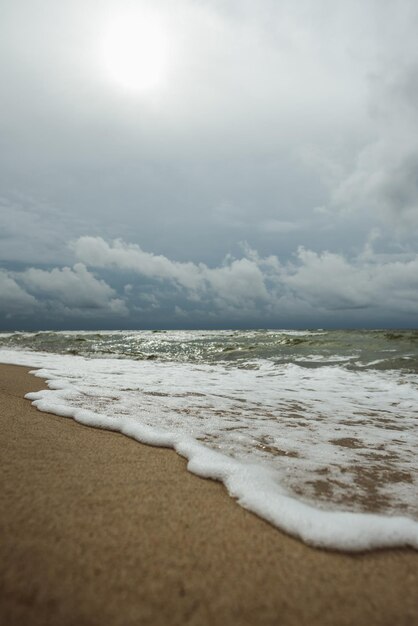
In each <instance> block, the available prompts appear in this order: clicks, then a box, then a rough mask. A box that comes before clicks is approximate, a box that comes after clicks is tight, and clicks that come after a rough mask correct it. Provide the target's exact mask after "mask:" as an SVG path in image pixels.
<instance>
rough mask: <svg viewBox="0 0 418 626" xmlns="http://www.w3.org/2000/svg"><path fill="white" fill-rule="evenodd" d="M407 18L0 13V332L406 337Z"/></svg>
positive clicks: (96, 9)
mask: <svg viewBox="0 0 418 626" xmlns="http://www.w3.org/2000/svg"><path fill="white" fill-rule="evenodd" d="M417 31H418V3H417V2H416V0H396V1H395V0H347V1H346V0H341V1H339V2H336V1H335V0H257V2H254V1H250V0H170V1H168V0H166V1H164V0H152V2H145V1H142V0H131V1H127V0H82V1H81V0H72V1H71V2H57V0H13V2H10V1H6V0H0V81H1V95H0V328H3V329H23V328H26V329H31V328H32V329H35V328H150V327H166V328H170V327H171V328H178V327H185V328H196V327H206V328H208V327H232V326H239V327H246V326H250V327H263V326H268V327H359V326H360V327H382V326H395V327H396V326H399V327H416V326H417V321H418V247H417V235H418V132H417V131H418V37H417Z"/></svg>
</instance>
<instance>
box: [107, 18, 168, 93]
mask: <svg viewBox="0 0 418 626" xmlns="http://www.w3.org/2000/svg"><path fill="white" fill-rule="evenodd" d="M102 59H103V63H104V69H105V71H106V74H107V76H108V78H109V79H110V80H111V81H112V82H114V84H115V85H118V86H119V87H120V88H122V89H124V90H127V91H132V92H136V93H144V92H149V91H152V90H155V89H157V88H159V87H160V86H162V85H163V84H164V81H165V79H166V75H167V66H168V36H167V32H166V29H165V28H164V24H163V22H162V20H161V19H159V18H158V16H157V15H156V14H153V13H151V12H147V11H138V12H136V11H135V12H132V11H128V12H126V13H121V14H120V15H115V16H112V18H111V19H109V21H108V23H107V25H106V27H105V30H104V36H103V40H102Z"/></svg>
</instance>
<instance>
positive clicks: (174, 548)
mask: <svg viewBox="0 0 418 626" xmlns="http://www.w3.org/2000/svg"><path fill="white" fill-rule="evenodd" d="M42 387H43V382H42V381H41V380H40V379H36V378H34V377H33V376H30V375H29V374H28V373H27V370H26V369H25V368H21V367H14V366H0V394H1V398H0V419H1V464H0V467H1V473H0V475H1V490H0V530H1V534H0V537H1V539H0V623H1V624H4V625H5V626H6V625H7V626H13V625H17V624H19V625H20V624H22V625H25V626H31V625H32V624H34V625H35V624H36V625H38V624H39V625H40V624H45V625H46V624H48V625H49V624H51V625H54V626H66V625H69V624H72V625H73V624H74V625H77V626H86V625H96V624H97V625H100V626H112V625H116V624H118V625H124V626H128V625H131V624H132V625H134V624H135V625H141V626H142V625H143V626H146V625H148V624H150V625H151V624H153V625H154V624H161V625H163V624H164V625H167V626H171V625H177V624H178V625H182V626H184V625H186V624H191V625H193V624H196V625H197V624H205V625H206V624H211V625H212V624H213V625H224V624H226V625H228V624H243V625H244V624H245V625H248V626H257V625H262V624H269V625H270V624H271V625H273V624H274V625H290V624H292V625H293V624H294V625H295V626H296V625H297V626H300V625H305V624H306V625H309V626H314V625H316V624H318V625H321V626H326V625H327V624H330V625H331V624H332V626H339V625H345V624H353V625H356V626H361V625H363V624H364V625H365V626H366V625H367V626H373V625H375V624H379V625H387V626H411V625H414V624H417V625H418V553H417V552H414V551H412V550H387V551H377V552H373V553H369V554H362V555H355V556H350V555H343V554H337V553H330V552H325V551H321V550H315V549H312V548H309V547H306V546H305V545H303V544H302V543H301V542H299V541H297V540H295V539H293V538H290V537H288V536H286V535H284V534H283V533H281V532H279V531H278V530H277V529H275V528H273V527H271V526H270V525H269V524H267V523H266V522H264V521H263V520H261V519H259V518H257V517H256V516H255V515H253V514H252V513H249V512H247V511H245V510H244V509H242V508H241V507H240V506H238V505H237V504H236V503H235V502H234V501H233V500H232V499H231V498H230V497H229V496H228V495H227V493H226V491H225V489H224V487H223V486H222V485H221V484H219V483H216V482H214V481H211V480H203V479H201V478H198V477H196V476H193V475H191V474H190V473H188V472H186V463H185V461H184V459H182V458H181V457H179V456H178V455H176V454H175V453H174V452H173V451H171V450H165V449H159V448H153V447H149V446H144V445H140V444H138V443H136V442H134V441H132V440H130V439H128V438H126V437H124V436H122V435H119V434H115V433H109V432H105V431H100V430H95V429H90V428H87V427H84V426H80V425H79V424H76V423H75V422H73V421H72V420H69V419H65V418H62V417H56V416H54V415H50V414H46V413H40V412H39V411H37V410H36V409H35V408H33V407H32V406H31V404H30V402H29V401H28V400H24V399H23V395H24V394H25V393H26V392H28V391H34V390H36V389H40V388H42Z"/></svg>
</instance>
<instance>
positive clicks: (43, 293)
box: [16, 263, 127, 315]
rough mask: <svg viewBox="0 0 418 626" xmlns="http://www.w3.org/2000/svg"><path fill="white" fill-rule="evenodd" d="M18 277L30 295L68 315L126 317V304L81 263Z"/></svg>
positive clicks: (32, 269)
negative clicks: (98, 314)
mask: <svg viewBox="0 0 418 626" xmlns="http://www.w3.org/2000/svg"><path fill="white" fill-rule="evenodd" d="M16 276H17V277H18V279H19V281H21V282H23V284H24V285H25V286H26V288H27V290H28V291H29V292H31V293H33V294H36V295H37V296H38V298H42V299H43V300H44V301H45V300H46V302H47V303H48V304H49V306H50V307H52V308H57V307H59V308H61V309H62V310H63V311H64V312H65V313H66V314H75V313H77V314H80V313H84V314H94V315H95V314H97V313H107V314H118V315H126V313H127V309H126V305H125V302H124V301H123V300H122V299H120V298H116V297H115V296H116V292H115V290H114V289H112V287H110V286H109V285H108V284H107V283H106V282H105V281H104V280H101V279H97V278H96V277H95V276H94V275H93V274H92V273H91V272H89V271H88V270H87V268H86V267H85V265H83V264H82V263H76V264H75V265H74V267H73V268H70V267H63V268H57V267H56V268H53V269H52V270H43V269H36V268H33V267H32V268H30V269H28V270H26V271H24V272H22V273H20V274H16Z"/></svg>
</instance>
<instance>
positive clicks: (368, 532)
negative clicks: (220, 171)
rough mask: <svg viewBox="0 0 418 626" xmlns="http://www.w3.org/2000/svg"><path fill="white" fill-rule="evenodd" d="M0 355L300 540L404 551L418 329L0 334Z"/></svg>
mask: <svg viewBox="0 0 418 626" xmlns="http://www.w3.org/2000/svg"><path fill="white" fill-rule="evenodd" d="M0 362H3V363H16V364H22V365H26V366H29V367H31V368H36V370H37V375H38V376H41V377H43V378H45V379H46V380H47V382H48V386H49V389H48V390H45V391H41V392H37V393H32V394H28V398H29V399H31V400H32V401H33V402H34V404H35V405H36V406H37V407H38V408H39V409H41V410H44V411H50V412H53V413H56V414H59V415H63V416H67V417H72V418H74V419H76V420H77V421H79V422H81V423H84V424H89V425H92V426H98V427H101V428H107V429H111V430H115V431H120V432H122V433H124V434H126V435H128V436H130V437H133V438H135V439H137V440H138V441H142V442H144V443H149V444H152V445H159V446H167V447H172V448H174V449H176V450H177V452H178V453H179V454H181V455H183V456H185V457H186V458H188V460H189V462H188V468H189V469H190V471H192V472H194V473H196V474H198V475H201V476H204V477H210V478H214V479H216V480H220V481H222V482H223V483H224V484H225V486H226V488H227V490H228V491H229V493H230V494H231V496H232V497H234V498H236V499H237V500H238V502H239V503H240V504H241V505H242V506H244V507H246V508H248V509H250V510H252V511H254V512H255V513H257V514H258V515H260V516H261V517H264V518H265V519H267V520H268V521H269V522H271V523H272V524H274V525H276V526H277V527H279V528H281V529H283V530H285V531H286V532H289V533H291V534H293V535H295V536H297V537H300V538H301V539H303V540H304V541H305V542H307V543H309V544H312V545H315V546H321V547H325V548H334V549H340V550H352V551H356V550H364V549H369V548H374V547H387V546H402V545H409V546H411V547H414V548H416V549H418V456H417V450H418V376H417V374H418V331H381V330H379V331H325V330H306V331H286V330H260V331H158V332H155V331H154V332H153V331H120V332H110V331H109V332H40V333H2V334H1V333H0ZM98 445H100V443H98Z"/></svg>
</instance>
